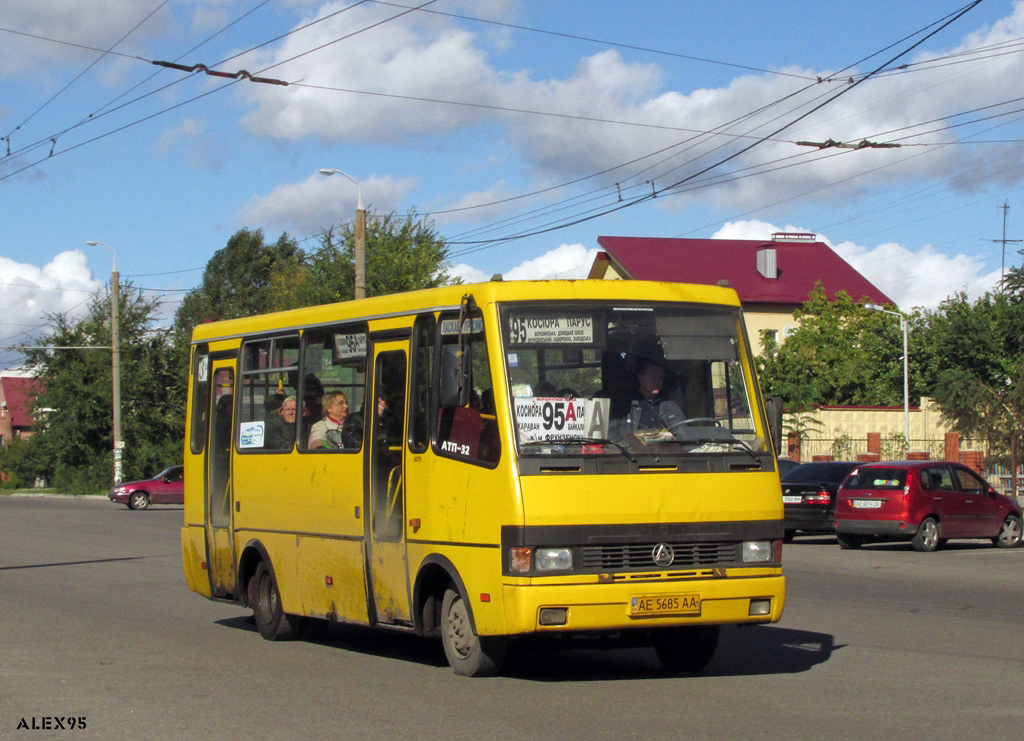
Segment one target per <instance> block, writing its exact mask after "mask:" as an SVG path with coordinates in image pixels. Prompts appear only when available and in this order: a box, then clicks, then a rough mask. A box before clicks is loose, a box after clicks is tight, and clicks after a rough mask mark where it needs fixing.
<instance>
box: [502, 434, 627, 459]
mask: <svg viewBox="0 0 1024 741" xmlns="http://www.w3.org/2000/svg"><path fill="white" fill-rule="evenodd" d="M521 444H522V445H523V446H527V445H573V444H578V445H614V446H615V447H616V448H618V450H619V452H620V453H622V454H623V455H624V456H626V458H628V459H629V460H630V462H631V463H636V462H637V460H636V458H634V457H633V455H632V454H631V453H630V452H629V450H628V449H627V448H626V447H625V446H624V445H622V443H618V442H616V441H615V440H612V439H611V438H608V437H549V438H547V439H546V440H531V441H530V442H527V443H521Z"/></svg>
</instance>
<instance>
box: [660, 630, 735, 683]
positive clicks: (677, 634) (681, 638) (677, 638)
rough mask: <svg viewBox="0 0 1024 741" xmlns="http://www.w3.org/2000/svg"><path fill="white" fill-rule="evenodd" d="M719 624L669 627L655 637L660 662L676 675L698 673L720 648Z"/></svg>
mask: <svg viewBox="0 0 1024 741" xmlns="http://www.w3.org/2000/svg"><path fill="white" fill-rule="evenodd" d="M718 635H719V628H718V626H717V625H694V626H690V627H686V628H670V629H666V630H664V631H662V632H661V633H660V634H659V635H657V636H656V637H655V639H654V652H655V653H656V654H657V655H658V661H660V662H661V665H662V666H663V667H665V669H667V670H668V671H670V672H672V673H673V674H681V673H684V672H686V673H692V672H699V671H701V670H702V669H704V667H706V666H707V665H708V664H710V663H711V659H712V658H713V657H714V655H715V649H717V648H718Z"/></svg>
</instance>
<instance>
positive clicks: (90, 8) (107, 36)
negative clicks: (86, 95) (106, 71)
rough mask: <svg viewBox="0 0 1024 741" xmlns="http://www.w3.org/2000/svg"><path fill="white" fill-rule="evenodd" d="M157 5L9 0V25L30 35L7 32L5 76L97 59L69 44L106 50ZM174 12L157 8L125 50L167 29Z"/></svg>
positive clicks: (122, 0) (0, 64) (0, 68)
mask: <svg viewBox="0 0 1024 741" xmlns="http://www.w3.org/2000/svg"><path fill="white" fill-rule="evenodd" d="M151 10H152V8H151V7H142V6H140V4H139V2H138V1H137V0H45V2H40V0H5V2H4V3H3V25H4V26H5V27H6V28H10V29H12V30H14V31H18V32H20V33H22V34H31V35H33V36H38V37H43V38H28V37H27V36H17V35H14V34H5V36H4V53H3V54H0V76H5V75H13V74H19V73H31V72H39V71H47V72H49V71H51V68H52V66H53V64H54V63H58V64H60V63H66V62H75V63H81V62H86V63H88V62H91V61H92V60H94V59H96V58H97V52H93V51H88V50H83V49H80V48H76V47H73V46H68V45H66V44H54V43H53V42H51V41H46V40H44V39H55V40H57V41H64V42H69V43H74V44H79V45H81V46H91V47H95V48H98V49H106V48H108V47H109V46H110V44H111V43H113V42H114V41H116V40H117V39H119V38H120V37H121V36H123V35H124V34H126V33H127V32H128V31H130V30H132V28H133V27H134V26H135V25H136V24H137V23H138V22H139V21H141V20H142V19H143V18H145V17H146V15H147V14H148V13H149V12H150V11H151ZM168 21H169V16H168V15H167V14H166V13H156V14H155V15H153V16H152V17H151V18H149V19H148V20H147V21H146V23H144V24H143V25H142V26H140V27H139V28H138V29H137V30H135V31H134V32H133V33H132V34H131V35H130V36H129V37H128V38H127V39H125V41H124V42H123V43H122V44H121V45H119V46H118V47H117V51H119V52H122V53H130V52H134V51H136V50H138V49H140V48H141V45H143V44H144V43H145V42H146V41H147V40H148V39H152V38H154V37H157V36H159V35H161V34H162V33H164V32H165V31H166V29H167V23H168Z"/></svg>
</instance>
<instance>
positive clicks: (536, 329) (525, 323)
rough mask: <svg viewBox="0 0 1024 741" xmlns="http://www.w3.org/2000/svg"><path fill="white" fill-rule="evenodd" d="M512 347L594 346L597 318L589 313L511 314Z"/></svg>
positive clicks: (510, 337)
mask: <svg viewBox="0 0 1024 741" xmlns="http://www.w3.org/2000/svg"><path fill="white" fill-rule="evenodd" d="M508 329H509V333H508V336H509V344H510V345H593V344H594V317H593V316H591V315H590V314H532V315H529V316H522V315H515V314H513V315H511V316H510V317H509V319H508Z"/></svg>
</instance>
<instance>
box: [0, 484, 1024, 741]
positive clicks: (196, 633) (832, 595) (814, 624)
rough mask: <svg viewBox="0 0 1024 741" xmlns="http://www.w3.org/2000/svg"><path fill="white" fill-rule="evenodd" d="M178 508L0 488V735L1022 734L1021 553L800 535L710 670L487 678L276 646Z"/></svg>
mask: <svg viewBox="0 0 1024 741" xmlns="http://www.w3.org/2000/svg"><path fill="white" fill-rule="evenodd" d="M181 517H182V513H181V509H180V508H157V509H153V510H150V511H146V512H131V511H129V510H127V509H126V508H124V507H121V506H118V505H114V504H111V503H110V502H107V501H106V500H69V499H35V498H32V499H29V498H12V497H3V496H0V738H53V737H56V738H64V737H88V738H167V739H192V740H195V739H205V738H211V739H234V738H266V739H278V738H280V739H285V738H287V739H296V738H344V739H380V738H390V739H404V738H417V739H422V738H434V737H443V738H448V739H463V738H465V739H469V738H474V739H475V738H487V739H544V738H559V739H563V738H570V739H575V738H587V739H637V738H643V739H659V740H661V739H671V738H681V737H690V738H780V739H781V738H785V739H812V738H813V739H820V738H825V737H828V738H858V739H873V738H883V737H885V738H889V737H893V736H895V735H901V736H903V735H907V736H910V737H917V736H929V737H932V738H950V739H951V738H962V737H965V736H979V735H980V736H984V737H995V738H1002V737H1007V738H1019V737H1021V735H1022V731H1021V729H1022V725H1024V709H1022V703H1024V700H1022V698H1024V687H1022V684H1024V660H1022V655H1024V654H1022V647H1021V644H1022V639H1024V635H1022V625H1024V621H1022V615H1024V586H1022V576H1024V550H1015V551H1002V550H998V549H995V548H992V547H988V546H987V545H986V544H984V543H981V542H971V541H953V542H952V543H951V544H950V545H949V547H947V549H946V550H943V551H939V552H937V553H932V554H920V553H915V552H913V551H912V550H910V549H909V546H902V545H893V546H873V547H872V546H866V547H864V548H862V549H861V550H859V551H841V550H840V549H839V547H838V546H837V545H836V544H835V541H834V539H830V538H798V539H797V540H796V542H795V543H793V544H790V545H787V546H786V549H785V553H784V563H785V568H786V572H787V576H788V580H789V582H788V583H789V599H788V603H787V606H786V613H785V615H784V617H783V620H782V622H781V623H779V624H778V625H775V626H766V627H750V628H745V629H734V628H730V629H726V630H725V631H723V635H722V643H721V645H720V647H719V651H718V653H717V655H716V656H715V659H714V660H713V661H712V662H711V664H710V666H709V667H708V669H707V670H706V672H705V673H704V674H701V675H694V676H685V677H670V676H666V675H665V674H664V673H663V672H662V670H661V669H660V667H659V664H658V662H657V661H656V659H655V657H654V655H653V652H652V651H650V650H649V649H644V650H639V649H635V650H627V649H617V650H611V651H598V650H582V651H561V652H557V653H555V654H543V653H538V652H521V653H520V654H518V655H517V656H516V657H515V659H514V661H513V662H512V664H511V666H510V667H509V669H508V671H507V673H506V675H505V676H503V677H498V678H494V679H482V680H481V679H477V680H473V679H465V678H462V677H457V676H455V675H454V674H453V673H452V672H451V671H450V669H448V667H447V665H446V663H445V661H444V655H443V652H442V651H441V648H440V644H439V643H435V642H430V641H425V640H421V639H416V638H414V637H411V636H405V635H395V634H390V633H384V632H377V631H370V630H365V629H355V628H345V629H341V628H336V629H334V630H332V631H331V633H330V634H329V636H328V637H327V638H326V639H325V640H322V641H320V642H290V643H269V642H266V641H264V640H262V639H261V638H260V637H259V634H258V633H256V631H255V627H254V625H253V624H252V622H251V620H250V618H249V615H248V613H247V612H246V611H243V610H241V609H240V608H238V607H236V606H234V605H229V604H220V603H214V602H210V601H207V600H205V599H203V598H201V597H199V596H197V595H195V594H192V593H191V592H189V591H188V589H187V588H186V586H185V582H184V576H183V574H182V569H181V553H180V550H181V549H180V545H179V530H178V528H179V527H180V524H181ZM71 718H74V719H76V723H75V725H76V726H80V725H81V722H82V721H84V723H85V728H84V729H82V728H81V727H76V728H75V729H71V728H69V725H70V724H71V723H70V719H71ZM56 719H60V725H62V726H63V728H58V727H56V726H57V720H56ZM33 723H34V724H35V725H36V726H37V727H44V726H46V725H48V726H49V730H37V731H31V730H26V729H19V728H18V726H19V725H25V726H28V727H29V729H31V727H32V724H33Z"/></svg>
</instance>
